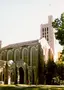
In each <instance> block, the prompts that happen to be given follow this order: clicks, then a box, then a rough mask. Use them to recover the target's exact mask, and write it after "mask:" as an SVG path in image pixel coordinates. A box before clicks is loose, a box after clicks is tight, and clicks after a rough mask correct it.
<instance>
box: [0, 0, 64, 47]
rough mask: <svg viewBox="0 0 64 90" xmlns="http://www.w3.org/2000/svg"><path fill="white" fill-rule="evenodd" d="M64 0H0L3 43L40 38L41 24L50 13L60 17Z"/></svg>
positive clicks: (0, 24)
mask: <svg viewBox="0 0 64 90" xmlns="http://www.w3.org/2000/svg"><path fill="white" fill-rule="evenodd" d="M62 12H64V0H0V40H2V45H3V46H6V45H8V44H11V43H17V42H23V41H29V40H34V39H39V37H40V24H41V23H47V21H48V15H52V16H53V18H54V19H55V18H57V17H60V15H61V13H62Z"/></svg>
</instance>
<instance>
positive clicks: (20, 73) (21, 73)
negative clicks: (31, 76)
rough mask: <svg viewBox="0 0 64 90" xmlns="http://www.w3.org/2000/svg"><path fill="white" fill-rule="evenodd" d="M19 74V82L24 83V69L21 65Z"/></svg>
mask: <svg viewBox="0 0 64 90" xmlns="http://www.w3.org/2000/svg"><path fill="white" fill-rule="evenodd" d="M19 75H20V81H19V83H20V84H24V71H23V68H22V67H20V68H19Z"/></svg>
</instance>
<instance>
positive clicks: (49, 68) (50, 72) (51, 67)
mask: <svg viewBox="0 0 64 90" xmlns="http://www.w3.org/2000/svg"><path fill="white" fill-rule="evenodd" d="M45 74H46V84H49V85H50V84H52V78H53V77H54V76H56V64H55V63H54V62H53V61H50V60H49V61H48V63H47V65H46V73H45Z"/></svg>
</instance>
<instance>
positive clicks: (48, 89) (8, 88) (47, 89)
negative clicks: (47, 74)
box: [0, 85, 64, 90]
mask: <svg viewBox="0 0 64 90" xmlns="http://www.w3.org/2000/svg"><path fill="white" fill-rule="evenodd" d="M0 90H64V86H63V85H37V86H36V85H18V86H15V85H0Z"/></svg>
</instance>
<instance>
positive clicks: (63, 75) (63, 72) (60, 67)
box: [57, 62, 64, 80]
mask: <svg viewBox="0 0 64 90" xmlns="http://www.w3.org/2000/svg"><path fill="white" fill-rule="evenodd" d="M57 74H58V76H59V77H60V79H61V80H64V62H61V63H57Z"/></svg>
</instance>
